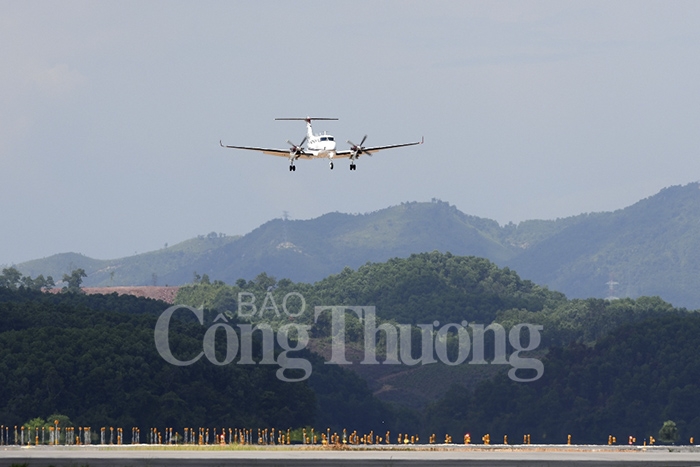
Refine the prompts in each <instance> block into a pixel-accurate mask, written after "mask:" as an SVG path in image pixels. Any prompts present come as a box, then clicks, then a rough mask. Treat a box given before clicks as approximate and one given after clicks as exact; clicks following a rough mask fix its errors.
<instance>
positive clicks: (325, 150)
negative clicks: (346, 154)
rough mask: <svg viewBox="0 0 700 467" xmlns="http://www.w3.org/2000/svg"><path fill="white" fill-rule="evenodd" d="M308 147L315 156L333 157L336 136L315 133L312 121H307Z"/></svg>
mask: <svg viewBox="0 0 700 467" xmlns="http://www.w3.org/2000/svg"><path fill="white" fill-rule="evenodd" d="M306 138H307V143H306V148H307V150H308V151H309V152H310V153H312V154H313V155H314V157H319V158H328V159H333V157H334V156H335V138H334V137H333V136H332V135H329V134H328V133H325V132H324V133H323V134H320V135H315V134H314V132H313V128H311V123H310V122H307V123H306Z"/></svg>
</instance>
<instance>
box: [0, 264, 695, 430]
mask: <svg viewBox="0 0 700 467" xmlns="http://www.w3.org/2000/svg"><path fill="white" fill-rule="evenodd" d="M5 283H7V281H5ZM24 283H25V281H19V282H18V281H15V282H12V283H10V284H9V287H8V286H4V287H0V387H2V388H3V393H2V394H3V397H2V399H0V423H3V424H4V425H5V426H8V425H10V426H11V425H15V424H17V425H19V424H21V423H25V422H27V421H29V420H32V419H35V418H36V417H41V418H43V419H46V418H47V417H50V416H52V415H53V414H56V413H60V414H63V415H67V416H68V417H69V418H70V419H71V420H73V422H74V423H76V424H77V425H80V426H85V425H90V426H93V427H94V426H122V427H124V428H127V429H128V428H129V427H132V426H138V427H140V428H141V429H142V430H143V432H144V433H145V432H147V430H148V428H150V427H153V426H158V427H166V426H176V427H184V426H195V427H197V426H210V427H211V426H218V427H227V426H228V427H231V426H233V427H244V426H245V427H276V428H278V429H279V428H282V429H286V428H299V427H302V426H314V427H315V428H316V429H317V430H319V429H321V430H323V429H325V428H327V427H331V428H332V429H333V430H334V431H339V432H340V430H342V428H343V427H347V428H349V429H357V430H364V431H365V432H368V431H369V430H375V433H377V432H383V431H384V430H387V429H390V430H391V431H392V432H393V433H399V432H401V433H407V432H415V433H419V434H420V436H421V437H422V438H423V439H427V436H428V435H429V434H431V433H437V434H438V435H439V437H440V438H442V436H443V434H444V433H446V432H447V433H450V434H451V435H452V436H453V437H455V439H458V438H461V436H462V435H463V434H464V433H465V432H472V433H490V434H491V436H492V437H493V438H492V439H498V438H499V437H500V436H502V435H503V434H508V435H510V436H511V439H514V438H515V437H518V436H521V435H522V434H523V433H532V441H533V442H540V441H541V442H547V443H549V442H551V443H563V442H565V441H566V437H565V435H566V434H568V433H571V434H573V435H574V436H575V438H574V439H575V441H576V442H589V441H590V442H596V443H601V442H605V437H606V436H607V435H608V434H614V435H615V436H617V437H618V439H622V438H623V437H624V436H628V435H634V436H638V437H639V438H640V439H641V438H642V437H643V436H644V437H647V436H649V435H654V436H656V430H658V428H660V424H661V423H663V422H664V421H665V420H667V419H668V418H672V419H673V420H674V421H675V422H676V423H677V426H678V430H679V432H680V433H681V434H682V435H683V436H698V433H697V429H700V422H699V420H700V419H698V418H697V402H696V401H697V400H700V389H699V387H700V386H698V381H700V375H699V374H698V372H699V371H700V369H699V368H698V365H697V364H696V363H694V362H695V360H697V359H696V358H695V353H696V349H697V348H698V347H699V346H700V341H698V339H700V337H698V336H700V329H699V328H698V326H700V321H699V320H698V315H697V313H694V312H688V311H686V310H683V309H677V308H674V307H672V306H671V305H669V304H668V303H666V302H664V301H662V300H661V299H659V298H657V297H642V298H639V299H636V300H632V299H621V300H603V299H586V300H579V299H574V300H569V299H567V298H566V297H565V296H563V295H562V294H560V293H558V292H553V291H550V290H548V289H546V288H543V287H540V286H538V285H536V284H534V283H533V282H531V281H528V280H523V279H521V278H520V277H519V276H518V275H517V274H516V273H515V272H514V271H513V270H510V269H508V268H499V267H497V266H496V265H495V264H493V263H491V262H490V261H488V260H486V259H483V258H477V257H460V256H454V255H451V254H441V253H438V252H431V253H422V254H417V255H411V256H410V257H408V258H406V259H393V260H390V261H387V262H384V263H371V264H366V265H364V266H362V267H360V268H359V269H358V270H351V269H345V270H343V271H342V272H341V273H340V274H336V275H332V276H329V277H327V278H326V279H324V280H322V281H319V282H317V283H315V284H308V283H294V282H292V281H290V280H288V279H281V280H276V279H274V278H272V277H270V276H268V275H266V274H260V275H258V276H257V277H256V278H255V279H254V280H250V281H245V280H243V279H241V280H238V281H236V284H235V285H226V284H224V283H223V282H221V281H214V282H209V281H208V280H206V279H205V278H202V279H201V280H199V281H198V282H197V283H196V284H191V285H189V286H186V287H182V288H181V289H180V290H179V293H178V302H180V303H187V304H190V305H196V306H197V307H199V306H202V305H203V311H202V313H203V319H202V322H203V324H200V322H198V321H197V320H196V319H195V318H194V317H193V316H192V313H191V311H187V310H184V311H182V312H181V313H182V314H179V315H177V314H176V315H173V321H172V322H171V324H170V327H169V343H170V345H171V347H172V348H173V349H174V353H176V354H177V355H178V356H179V357H180V358H181V359H183V360H185V359H189V358H192V357H195V356H196V355H197V354H198V353H200V354H201V353H206V352H207V349H210V347H207V346H206V345H205V344H204V342H205V339H216V344H215V347H216V350H215V354H213V357H212V354H211V353H210V354H208V355H207V357H206V358H201V359H200V360H199V361H197V362H195V363H194V364H192V365H189V366H176V365H172V364H169V363H167V362H166V361H165V360H164V359H163V357H162V356H161V355H159V353H158V351H157V349H156V344H155V342H154V329H155V326H156V320H157V319H158V318H159V316H161V315H162V312H163V311H165V309H166V308H168V305H167V304H165V303H162V302H158V301H155V300H151V299H144V298H136V297H130V296H121V297H120V296H117V295H116V294H112V295H89V296H86V295H83V294H81V293H79V291H78V292H77V293H69V292H66V293H61V294H46V293H41V292H38V291H34V290H30V289H28V288H26V286H25V285H24ZM27 283H28V281H27ZM293 293H296V294H297V295H296V297H297V298H296V299H295V300H292V301H293V302H294V303H292V304H291V305H292V310H291V311H292V312H293V313H296V315H295V316H293V317H292V316H289V315H287V314H286V313H283V312H281V311H280V309H279V308H280V307H282V311H283V310H284V309H285V308H284V306H285V305H284V303H285V300H286V299H285V298H284V297H286V296H287V295H289V294H293ZM299 295H302V296H303V297H304V299H305V304H306V312H305V313H304V312H302V311H303V310H301V311H300V310H298V308H294V306H297V307H299V306H302V305H300V303H303V301H302V300H301V299H300V298H299ZM268 296H269V297H272V298H269V297H268ZM253 298H257V300H253ZM239 301H241V302H245V303H249V304H251V303H256V304H257V310H258V313H255V314H250V313H245V314H246V315H247V317H242V316H241V315H240V314H239V315H238V316H237V313H236V311H239V310H240V308H239V306H238V305H240V304H241V303H239ZM275 303H276V305H275ZM266 304H267V305H266ZM329 305H330V306H333V305H345V306H353V305H360V306H376V319H377V322H376V323H375V324H376V325H380V326H382V327H383V329H384V331H382V333H384V332H386V336H388V335H389V331H390V330H391V329H394V330H396V332H397V336H400V339H399V338H398V337H397V346H398V347H400V353H397V355H400V361H394V362H388V361H387V360H386V358H388V352H389V349H390V348H391V346H389V345H388V342H389V338H388V337H386V336H384V337H383V336H381V335H377V334H376V333H373V331H371V329H370V328H371V326H373V325H370V324H368V322H369V321H368V319H367V315H366V314H365V315H363V316H362V318H361V319H360V317H359V316H353V314H354V312H351V311H350V312H348V313H346V314H344V316H345V324H344V325H343V326H344V327H343V329H342V332H340V329H335V328H334V326H335V325H334V324H333V322H332V321H331V318H330V317H329V314H330V313H325V314H322V315H316V309H315V307H316V306H321V307H324V306H326V307H327V306H329ZM286 306H287V307H289V306H290V303H288V304H287V305H286ZM249 308H252V307H249ZM287 311H290V310H287ZM248 320H250V321H248ZM490 323H495V324H494V326H493V327H494V329H498V326H502V327H503V334H501V335H502V336H503V338H502V339H503V340H501V338H500V337H497V335H498V333H497V332H496V331H495V330H494V332H493V333H491V332H489V333H487V334H486V336H484V337H483V338H480V339H478V338H477V337H476V336H477V334H476V332H477V331H476V330H477V329H479V328H480V326H481V325H488V324H490ZM526 323H527V325H528V329H538V328H536V327H535V326H534V325H541V326H542V328H541V332H539V333H538V335H540V337H541V341H540V339H536V343H537V345H535V346H534V347H530V348H528V349H523V351H522V353H520V354H519V355H515V349H516V348H517V347H520V348H523V345H524V342H523V341H520V343H518V342H517V341H516V339H517V340H519V339H520V338H519V337H514V336H518V335H517V334H513V333H512V332H511V331H512V330H513V329H514V327H515V326H517V325H519V324H524V325H525V324H526ZM256 324H258V325H259V324H265V325H269V326H270V328H269V329H270V330H271V332H274V331H281V330H282V327H283V326H286V327H289V326H292V325H296V326H307V325H308V326H309V328H308V337H309V339H308V340H307V339H299V340H296V341H295V340H294V339H291V340H289V341H287V345H286V347H285V344H283V343H282V340H281V339H283V338H281V337H280V334H279V333H278V334H277V335H276V338H275V337H273V339H276V342H277V343H278V344H279V346H276V347H275V349H274V352H273V356H274V357H275V360H274V362H272V361H268V362H266V363H269V364H262V363H263V362H262V358H263V348H264V344H263V342H264V338H263V337H262V335H259V334H258V335H256V336H257V337H255V336H253V337H252V338H251V339H248V340H246V339H244V338H243V334H242V333H243V328H244V327H245V326H253V325H256ZM411 324H413V325H419V326H421V327H420V328H418V327H414V328H413V329H411V327H410V325H411ZM426 324H427V327H426ZM227 326H230V332H231V333H235V334H236V335H237V337H236V338H235V339H234V338H233V337H232V335H230V334H229V331H228V330H226V329H227ZM368 326H370V327H368ZM218 328H221V330H220V332H216V333H210V331H209V330H210V329H215V330H216V329H218ZM298 329H299V328H298ZM368 329H370V331H369V333H368V331H367V330H368ZM425 329H428V330H430V329H433V330H434V332H432V333H429V334H424V330H425ZM528 332H530V334H529V337H526V339H527V340H528V341H529V342H531V343H533V342H535V341H533V340H532V339H533V337H532V336H533V334H531V332H532V331H528ZM382 333H380V334H382ZM263 334H264V333H263ZM341 334H342V335H343V336H344V339H345V340H344V341H343V342H345V348H346V350H347V352H345V351H343V352H345V353H346V355H347V358H348V362H347V365H345V364H343V365H332V364H326V363H325V362H328V361H329V357H328V353H329V352H334V351H335V350H333V349H334V348H335V347H334V345H335V344H334V342H335V341H334V339H336V338H337V337H336V336H340V335H341ZM207 335H209V337H207ZM368 335H369V336H374V337H375V338H376V340H377V341H376V342H375V343H376V344H377V347H376V350H377V352H376V357H377V358H378V359H379V360H381V361H382V363H379V362H377V364H361V363H360V362H361V361H363V360H362V359H363V358H365V357H366V356H367V345H366V342H364V339H365V337H366V336H368ZM469 335H471V338H469V339H467V337H469ZM506 335H507V336H508V337H507V342H506V341H505V339H506ZM297 337H299V334H297ZM304 341H306V344H308V345H306V344H305V345H304V346H301V348H299V350H291V352H292V354H290V355H289V357H291V358H297V357H299V358H302V359H307V360H308V362H309V363H310V364H311V368H312V373H311V374H310V377H309V378H308V379H307V380H304V381H300V382H282V381H280V379H279V374H280V373H278V371H279V370H280V369H281V368H282V365H283V364H284V362H286V361H288V360H284V359H283V356H282V354H281V350H282V347H285V348H289V346H290V345H291V346H294V345H295V343H299V342H304ZM227 342H236V345H235V346H234V347H235V352H236V354H234V355H233V357H231V360H229V361H228V363H227V364H222V365H219V364H214V363H213V362H212V361H207V360H211V358H215V359H216V361H217V362H220V363H221V362H223V361H224V359H225V358H227V357H228V350H227V349H228V347H227V346H226V345H225V344H226V343H227ZM244 342H250V343H251V344H246V345H252V347H251V348H252V350H250V352H251V358H252V361H251V362H245V363H246V364H241V363H240V362H241V359H243V350H242V349H243V346H244ZM273 342H274V340H273ZM479 342H481V344H479ZM498 342H503V347H504V348H506V346H507V349H506V350H504V352H506V353H507V359H506V358H505V357H506V356H504V355H501V357H500V358H501V359H500V360H499V361H496V356H497V354H498V352H499V350H498V349H499V348H500V347H499V345H497V343H498ZM425 343H427V345H424V344H425ZM462 344H464V346H463V345H462ZM273 345H274V344H273ZM533 345H534V343H533ZM239 346H240V347H239ZM477 346H481V347H477ZM528 347H529V346H528ZM477 348H481V349H482V352H478V354H479V355H481V356H479V357H477ZM239 349H240V352H239ZM465 349H466V353H463V350H465ZM203 350H204V352H203ZM397 351H398V349H397ZM519 352H520V351H519ZM246 358H247V357H246ZM266 358H267V357H266ZM397 358H398V357H397ZM514 358H516V360H514ZM414 359H415V361H414ZM517 359H520V360H517ZM524 359H527V360H528V361H531V362H532V361H535V360H536V361H541V362H542V369H543V372H542V373H539V375H540V377H539V379H536V380H534V381H530V382H515V381H513V380H511V379H509V376H507V375H510V374H511V370H519V371H521V372H523V371H524V372H525V374H524V375H522V373H521V376H523V377H525V378H528V377H531V376H528V372H530V373H529V374H530V375H532V372H531V370H533V369H534V367H520V368H517V367H516V365H517V364H518V361H521V362H522V361H523V360H524ZM385 363H386V364H385ZM287 371H291V376H294V375H295V374H297V375H298V373H294V372H295V371H297V370H294V369H293V368H291V367H290V368H287ZM288 376H290V375H289V374H288ZM567 432H568V433H567Z"/></svg>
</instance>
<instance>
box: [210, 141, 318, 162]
mask: <svg viewBox="0 0 700 467" xmlns="http://www.w3.org/2000/svg"><path fill="white" fill-rule="evenodd" d="M219 145H221V147H222V148H229V149H244V150H247V151H258V152H262V153H263V154H269V155H270V156H278V157H286V158H287V159H289V149H272V148H258V147H253V146H228V145H224V143H222V142H221V141H219ZM312 156H313V154H311V153H310V152H306V151H302V152H299V153H297V156H296V157H295V159H312Z"/></svg>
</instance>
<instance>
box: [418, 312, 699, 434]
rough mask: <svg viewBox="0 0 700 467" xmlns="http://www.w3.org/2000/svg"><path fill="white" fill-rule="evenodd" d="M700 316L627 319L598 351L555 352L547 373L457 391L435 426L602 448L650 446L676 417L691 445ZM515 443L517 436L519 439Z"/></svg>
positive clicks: (431, 414)
mask: <svg viewBox="0 0 700 467" xmlns="http://www.w3.org/2000/svg"><path fill="white" fill-rule="evenodd" d="M699 347H700V316H698V314H697V313H691V314H687V313H683V312H674V313H668V314H665V315H663V316H657V317H655V318H650V319H648V320H645V321H641V322H638V323H634V324H632V323H629V324H626V325H623V326H621V327H619V328H618V329H616V330H615V331H613V332H612V333H611V334H610V335H608V336H607V337H605V338H603V339H601V340H600V341H599V342H598V343H597V344H596V345H595V346H594V347H590V346H585V345H582V344H571V345H568V346H565V347H555V348H553V349H552V350H551V351H550V353H549V354H548V355H547V357H546V358H545V359H544V360H543V364H544V368H545V372H544V376H543V377H542V378H541V379H539V380H537V381H535V382H533V383H530V384H521V383H516V382H514V381H511V380H509V379H508V378H507V377H505V376H504V375H503V376H497V377H496V378H494V379H493V380H491V381H485V382H483V383H482V384H481V385H480V386H479V387H478V388H477V389H476V391H474V392H473V393H471V392H468V391H464V390H463V389H462V388H459V387H454V388H453V389H452V390H451V391H450V392H448V393H447V394H446V396H445V397H444V398H443V399H442V400H441V401H440V402H438V403H436V404H434V405H433V406H431V407H430V408H429V409H428V411H427V416H428V419H429V421H428V422H427V424H428V427H429V430H431V431H437V432H449V433H455V434H456V435H459V434H461V433H464V432H469V431H472V432H474V431H476V432H478V433H490V434H491V437H492V439H502V437H503V435H506V434H509V435H511V436H513V435H515V434H517V436H522V434H523V433H530V434H531V441H532V443H562V444H563V443H564V442H566V440H567V435H569V434H570V435H572V437H573V442H574V443H576V444H587V443H590V444H604V443H605V442H606V440H607V438H608V436H609V435H612V436H615V437H616V438H617V439H618V440H619V442H621V443H625V442H626V440H627V437H628V436H633V437H635V438H636V439H637V443H641V442H642V441H643V440H644V441H646V442H647V443H648V441H649V439H650V437H651V436H653V437H654V438H660V437H661V435H660V433H659V431H660V428H661V427H662V425H663V424H664V422H665V421H667V420H671V421H673V422H674V423H675V425H676V427H677V436H675V437H674V438H675V439H673V438H671V439H667V440H664V441H666V442H673V441H679V442H681V443H683V444H687V443H688V442H689V439H690V438H691V437H694V438H695V439H698V436H700V362H699V361H698V359H697V349H698V348H699ZM516 439H517V438H516Z"/></svg>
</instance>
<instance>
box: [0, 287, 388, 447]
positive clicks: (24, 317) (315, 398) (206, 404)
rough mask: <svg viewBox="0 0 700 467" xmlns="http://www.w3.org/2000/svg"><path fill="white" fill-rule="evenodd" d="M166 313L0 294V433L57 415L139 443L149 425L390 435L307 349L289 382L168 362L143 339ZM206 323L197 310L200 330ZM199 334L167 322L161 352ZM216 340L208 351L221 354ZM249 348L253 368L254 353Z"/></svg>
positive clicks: (157, 308)
mask: <svg viewBox="0 0 700 467" xmlns="http://www.w3.org/2000/svg"><path fill="white" fill-rule="evenodd" d="M168 306H169V305H168V304H166V303H163V302H159V301H156V300H151V299H145V298H136V297H131V296H117V295H116V294H112V295H89V296H86V295H83V294H75V293H64V294H47V293H42V292H38V291H32V290H27V289H25V288H20V289H18V290H11V289H9V288H6V287H0V387H2V398H0V423H2V424H3V425H4V426H6V427H7V426H14V425H21V424H23V423H26V422H28V421H29V420H34V419H36V418H42V419H45V420H46V419H49V418H48V417H50V416H51V415H52V414H57V413H58V414H62V415H64V416H67V417H68V418H69V419H70V420H71V421H72V422H73V423H74V424H75V426H93V427H100V426H114V427H123V428H124V429H125V431H127V430H128V428H130V427H140V429H141V431H142V433H144V437H145V436H146V435H145V433H148V430H149V428H151V427H159V429H162V428H164V427H173V426H174V427H179V428H178V429H180V430H181V429H182V427H186V426H191V427H219V428H220V427H238V428H244V427H245V428H253V427H263V428H265V427H266V428H272V427H275V428H278V429H283V430H286V429H288V428H299V427H303V426H317V427H322V428H321V429H325V428H326V427H333V429H334V430H339V429H340V427H342V426H343V424H348V423H350V424H352V425H353V426H357V427H358V429H362V430H367V431H369V430H370V429H372V428H373V427H381V426H382V424H383V423H384V424H385V425H384V426H385V427H386V428H387V429H394V427H395V423H397V419H396V416H395V414H394V412H393V411H392V410H391V409H390V408H389V407H388V406H386V405H385V404H383V403H381V402H380V401H379V400H377V399H376V398H375V397H373V396H372V394H371V392H370V391H369V389H368V387H367V384H366V383H365V382H364V381H363V380H361V379H360V378H358V377H357V376H356V375H355V374H354V373H352V372H349V371H346V370H345V369H344V368H341V367H338V366H332V365H324V364H323V363H322V362H321V361H320V358H319V357H318V356H315V355H313V354H311V353H310V352H308V351H306V350H302V351H300V353H299V354H297V355H301V356H302V357H305V358H308V359H309V361H310V362H312V363H313V373H312V374H311V377H310V378H309V379H307V380H305V381H302V382H294V383H288V382H284V381H281V380H280V379H279V378H278V377H277V374H276V372H277V370H278V369H279V368H280V367H279V366H277V365H270V364H267V365H256V364H252V365H238V364H226V365H214V364H212V363H210V362H208V361H206V359H204V358H202V359H201V361H197V362H196V363H194V364H192V365H189V366H175V365H172V364H169V363H167V362H166V361H165V360H164V359H163V358H162V357H161V356H160V355H159V353H158V352H157V350H156V345H155V342H154V329H155V325H156V320H157V319H158V317H159V316H160V315H161V314H162V313H163V311H165V310H166V309H167V308H168ZM212 318H213V316H210V315H209V313H208V312H205V323H207V324H209V323H211V321H212ZM228 323H229V324H230V325H231V326H235V324H236V320H233V319H232V320H228ZM205 331H206V328H204V327H203V326H201V325H200V324H199V323H194V322H192V320H189V321H188V320H186V319H181V318H178V317H177V316H175V317H174V321H173V322H171V324H170V336H169V337H170V343H171V346H172V347H173V349H176V350H174V351H177V352H179V354H180V355H187V354H189V355H193V356H195V355H197V353H198V352H201V351H202V346H203V336H204V334H205ZM221 334H223V333H221ZM219 337H223V336H218V337H217V348H218V349H221V348H225V345H224V343H223V342H222V341H223V339H220V340H219ZM254 346H255V347H254V349H253V354H252V355H253V357H254V358H255V359H256V361H259V360H260V353H261V352H260V347H261V346H260V345H259V342H255V343H254ZM217 359H218V360H219V361H223V359H224V358H223V356H222V355H219V354H217ZM50 419H51V420H53V418H50ZM127 442H130V439H128V440H127Z"/></svg>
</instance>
